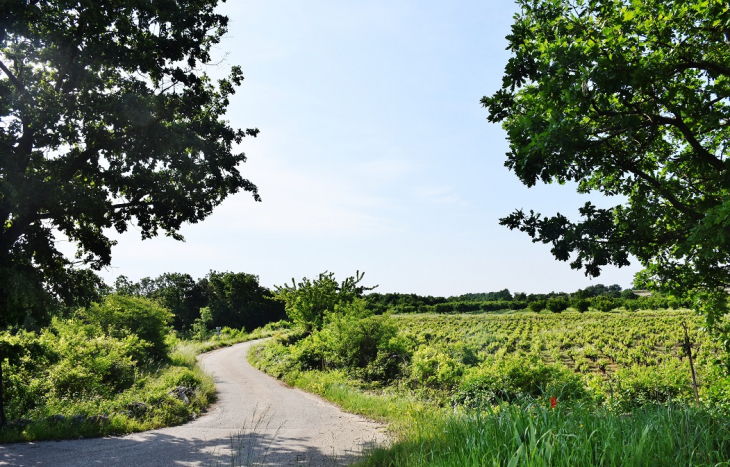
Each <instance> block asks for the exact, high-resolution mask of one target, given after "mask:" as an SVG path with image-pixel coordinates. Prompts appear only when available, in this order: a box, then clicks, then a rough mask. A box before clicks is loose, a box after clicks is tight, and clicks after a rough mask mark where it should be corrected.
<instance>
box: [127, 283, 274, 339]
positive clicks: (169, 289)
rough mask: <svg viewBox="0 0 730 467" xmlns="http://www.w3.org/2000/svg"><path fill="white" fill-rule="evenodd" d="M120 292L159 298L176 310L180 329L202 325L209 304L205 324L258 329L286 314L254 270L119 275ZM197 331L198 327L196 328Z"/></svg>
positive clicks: (185, 329) (169, 307)
mask: <svg viewBox="0 0 730 467" xmlns="http://www.w3.org/2000/svg"><path fill="white" fill-rule="evenodd" d="M115 290H116V291H117V293H120V294H124V295H136V296H143V297H147V298H151V299H154V300H157V301H159V302H160V303H161V304H162V305H163V306H165V307H167V308H168V309H169V310H170V311H171V312H172V314H173V316H174V318H173V327H174V328H175V329H176V330H178V331H183V332H186V331H190V330H192V329H193V327H194V326H196V322H197V329H199V328H200V323H199V322H198V320H199V319H200V309H201V308H204V307H207V308H209V309H210V312H211V320H210V322H208V323H207V324H206V326H214V327H219V326H220V327H225V326H228V327H234V328H247V329H255V328H258V327H261V326H264V325H266V324H267V323H269V322H273V321H278V320H281V319H282V318H284V317H285V316H286V313H285V312H284V306H283V304H282V303H281V302H278V301H276V300H272V298H273V294H272V293H271V291H270V290H269V289H267V288H266V287H263V286H261V285H259V278H258V276H255V275H253V274H246V273H234V272H216V271H211V272H210V273H208V275H206V276H205V277H203V278H201V279H198V280H197V281H196V280H194V279H193V278H192V277H191V276H190V275H188V274H180V273H165V274H162V275H160V276H159V277H157V278H155V279H151V278H149V277H145V278H142V279H141V280H140V281H139V282H132V281H130V280H129V279H127V278H126V277H124V276H119V277H118V278H117V280H116V283H115ZM194 332H195V333H197V331H194Z"/></svg>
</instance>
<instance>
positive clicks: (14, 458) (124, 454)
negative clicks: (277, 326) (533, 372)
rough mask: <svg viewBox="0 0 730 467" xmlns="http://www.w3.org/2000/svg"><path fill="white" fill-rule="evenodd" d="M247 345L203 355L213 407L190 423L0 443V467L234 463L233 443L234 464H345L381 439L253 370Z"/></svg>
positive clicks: (373, 427) (370, 425) (368, 425)
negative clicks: (212, 383) (234, 456)
mask: <svg viewBox="0 0 730 467" xmlns="http://www.w3.org/2000/svg"><path fill="white" fill-rule="evenodd" d="M251 345H252V343H249V342H247V343H243V344H238V345H235V346H233V347H228V348H225V349H219V350H215V351H213V352H210V353H208V354H205V355H204V356H203V357H202V358H201V361H202V364H203V367H204V368H205V369H206V371H208V372H209V373H211V374H212V375H213V376H214V378H215V383H216V387H217V390H218V402H217V403H216V404H215V405H214V406H213V407H212V408H211V409H210V410H209V411H208V413H206V414H204V415H203V416H201V417H200V418H199V419H197V420H195V421H192V422H190V423H188V424H186V425H183V426H179V427H172V428H164V429H160V430H153V431H148V432H145V433H138V434H133V435H128V436H122V437H114V438H99V439H87V440H74V441H55V442H54V441H48V442H41V443H25V444H6V445H0V465H9V466H17V467H31V466H32V467H39V466H43V467H46V466H47V467H88V466H103V467H116V466H125V467H126V466H143V467H146V466H150V467H151V466H155V467H157V466H159V467H162V466H215V465H231V446H232V440H233V445H234V451H235V452H237V453H238V452H240V453H241V454H242V457H240V458H238V459H237V460H236V463H235V465H236V466H238V465H242V466H248V465H272V466H298V465H307V466H319V465H343V464H344V465H347V464H348V463H349V462H350V461H352V460H353V459H354V457H355V456H356V455H357V453H359V452H360V450H361V447H362V446H369V445H372V444H374V443H382V442H384V441H386V437H385V435H384V432H383V427H382V426H379V425H377V424H376V423H374V422H372V421H369V420H366V419H363V418H361V417H358V416H355V415H351V414H347V413H344V412H342V411H340V410H339V409H338V408H337V407H335V406H334V405H332V404H329V403H327V402H325V401H323V400H322V399H320V398H318V397H316V396H313V395H311V394H308V393H305V392H303V391H300V390H298V389H291V388H289V387H286V386H285V385H284V384H282V383H281V382H279V381H277V380H276V379H274V378H271V377H270V376H268V375H265V374H263V373H261V372H260V371H258V370H256V369H255V368H253V367H251V365H250V364H249V363H248V362H247V361H246V353H247V352H248V349H249V347H250V346H251ZM239 448H240V449H239ZM333 461H336V462H333ZM264 462H265V464H264Z"/></svg>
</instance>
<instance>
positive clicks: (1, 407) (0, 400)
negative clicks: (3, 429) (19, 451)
mask: <svg viewBox="0 0 730 467" xmlns="http://www.w3.org/2000/svg"><path fill="white" fill-rule="evenodd" d="M4 357H5V356H4V355H3V354H2V352H0V426H5V425H7V424H8V419H7V418H5V395H4V394H3V360H5V358H4Z"/></svg>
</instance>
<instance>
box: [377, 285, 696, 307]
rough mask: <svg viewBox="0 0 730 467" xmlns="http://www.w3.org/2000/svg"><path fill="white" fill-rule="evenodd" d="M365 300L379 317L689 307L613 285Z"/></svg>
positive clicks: (670, 298) (673, 299) (385, 296)
mask: <svg viewBox="0 0 730 467" xmlns="http://www.w3.org/2000/svg"><path fill="white" fill-rule="evenodd" d="M365 298H366V300H367V303H368V306H369V307H370V308H371V309H372V310H373V311H374V312H375V313H379V314H382V313H385V312H386V311H391V310H392V311H394V312H396V313H468V312H489V311H503V310H524V309H530V310H532V311H542V310H548V311H552V312H556V313H559V312H561V311H564V310H566V309H568V308H574V309H576V310H578V311H581V312H584V311H587V310H589V309H590V308H593V309H596V310H598V311H611V310H613V309H616V308H626V309H628V310H639V309H653V310H656V309H667V308H689V307H690V306H691V303H689V301H688V300H687V299H678V298H676V297H673V296H665V295H661V294H653V295H652V296H650V297H639V296H638V295H636V294H635V293H634V292H633V290H631V289H626V290H623V289H622V288H621V286H619V285H616V284H614V285H610V286H605V285H603V284H596V285H591V286H589V287H586V288H585V289H578V290H576V291H575V292H573V293H566V292H550V293H547V294H527V293H524V292H517V293H514V294H512V293H511V292H510V291H509V290H508V289H504V290H500V291H497V292H486V293H467V294H463V295H458V296H452V297H433V296H430V295H429V296H420V295H416V294H399V293H386V294H380V293H371V294H369V295H367V296H366V297H365Z"/></svg>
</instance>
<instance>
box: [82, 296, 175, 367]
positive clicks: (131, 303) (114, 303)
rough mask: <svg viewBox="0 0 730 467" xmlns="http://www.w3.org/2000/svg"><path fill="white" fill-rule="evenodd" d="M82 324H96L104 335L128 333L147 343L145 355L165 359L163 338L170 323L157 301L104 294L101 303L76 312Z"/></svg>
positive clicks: (120, 337)
mask: <svg viewBox="0 0 730 467" xmlns="http://www.w3.org/2000/svg"><path fill="white" fill-rule="evenodd" d="M77 315H78V316H79V317H80V318H81V319H82V320H83V321H84V322H86V323H89V324H98V325H99V326H101V329H102V330H103V331H104V333H106V334H108V335H110V336H112V337H115V338H118V339H124V338H126V337H127V336H128V335H129V334H130V333H131V334H134V335H135V336H137V337H139V339H141V340H142V341H144V342H145V343H146V344H147V356H148V357H150V358H153V359H156V360H163V359H165V358H166V357H167V351H168V348H167V344H166V342H165V337H166V336H167V333H168V331H169V327H168V323H169V322H170V321H171V320H172V315H171V314H170V312H169V311H168V310H167V309H166V308H164V307H162V306H161V305H160V304H158V303H157V302H155V301H153V300H150V299H147V298H143V297H135V296H129V295H119V294H112V295H107V296H106V297H105V298H104V300H103V301H102V302H101V303H92V304H91V306H89V307H88V308H82V309H80V310H78V311H77Z"/></svg>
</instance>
